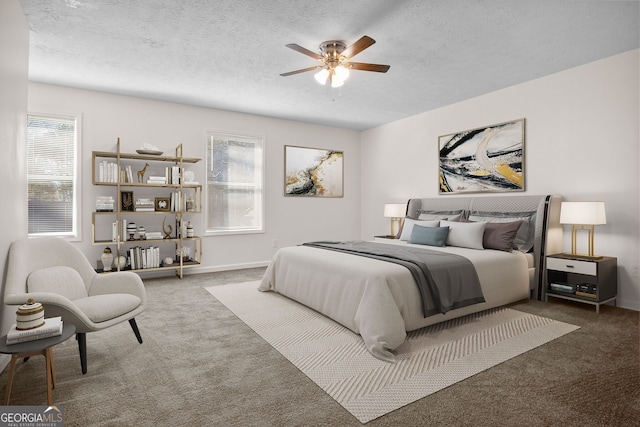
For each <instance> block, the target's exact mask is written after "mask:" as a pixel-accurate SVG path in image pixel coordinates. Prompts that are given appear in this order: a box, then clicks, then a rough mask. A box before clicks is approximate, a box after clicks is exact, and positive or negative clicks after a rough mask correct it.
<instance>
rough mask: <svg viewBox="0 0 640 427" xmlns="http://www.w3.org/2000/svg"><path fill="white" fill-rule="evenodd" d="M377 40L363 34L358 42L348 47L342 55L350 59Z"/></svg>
mask: <svg viewBox="0 0 640 427" xmlns="http://www.w3.org/2000/svg"><path fill="white" fill-rule="evenodd" d="M375 42H376V41H375V40H374V39H372V38H371V37H369V36H362V37H360V40H358V41H357V42H355V43H354V44H352V45H351V46H349V47H348V48H346V49H345V50H344V51H343V52H342V53H341V55H342V56H344V57H345V58H347V59H349V58H351V57H352V56H356V55H357V54H359V53H360V52H362V51H363V50H365V49H366V48H368V47H369V46H371V45H372V44H374V43H375Z"/></svg>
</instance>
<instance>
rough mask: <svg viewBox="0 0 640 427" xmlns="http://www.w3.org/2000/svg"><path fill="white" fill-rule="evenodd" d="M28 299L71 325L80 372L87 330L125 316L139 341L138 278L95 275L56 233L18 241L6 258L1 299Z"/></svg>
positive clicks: (140, 291)
mask: <svg viewBox="0 0 640 427" xmlns="http://www.w3.org/2000/svg"><path fill="white" fill-rule="evenodd" d="M29 298H32V299H33V300H34V301H37V302H39V303H42V304H43V305H44V306H45V316H46V317H55V316H62V320H63V321H64V322H68V323H72V324H74V325H75V326H76V338H77V340H78V349H79V351H80V364H81V367H82V373H83V374H85V373H86V372H87V341H86V333H87V332H94V331H99V330H102V329H105V328H108V327H110V326H113V325H116V324H118V323H120V322H123V321H125V320H128V321H129V324H130V325H131V328H132V329H133V332H134V333H135V335H136V338H137V339H138V342H139V343H141V344H142V337H141V336H140V332H139V331H138V326H137V324H136V321H135V316H136V315H138V314H139V313H142V312H143V311H144V309H145V298H146V297H145V289H144V285H143V283H142V279H140V276H138V275H137V274H135V273H132V272H126V271H122V272H112V273H107V274H98V273H96V271H95V270H94V269H93V267H92V266H91V264H90V263H89V261H88V260H87V258H86V257H85V256H84V254H82V252H80V250H79V249H78V248H76V247H75V246H74V245H73V244H71V243H70V242H68V241H66V240H63V239H58V238H35V239H22V240H17V241H15V242H13V243H12V244H11V247H10V249H9V258H8V262H7V276H6V282H5V289H4V303H5V304H7V305H20V304H24V303H26V302H27V299H29Z"/></svg>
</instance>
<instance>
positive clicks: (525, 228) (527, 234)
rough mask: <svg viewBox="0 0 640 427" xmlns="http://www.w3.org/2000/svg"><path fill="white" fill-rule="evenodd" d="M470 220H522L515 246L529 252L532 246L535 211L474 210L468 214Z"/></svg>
mask: <svg viewBox="0 0 640 427" xmlns="http://www.w3.org/2000/svg"><path fill="white" fill-rule="evenodd" d="M469 219H470V220H471V221H484V222H513V221H519V220H520V221H522V224H521V225H520V228H519V229H518V232H517V234H516V237H515V239H514V244H515V245H516V248H517V249H518V250H520V251H522V252H529V251H530V250H531V249H532V248H533V244H534V240H535V233H536V213H535V212H482V211H474V212H471V213H470V214H469Z"/></svg>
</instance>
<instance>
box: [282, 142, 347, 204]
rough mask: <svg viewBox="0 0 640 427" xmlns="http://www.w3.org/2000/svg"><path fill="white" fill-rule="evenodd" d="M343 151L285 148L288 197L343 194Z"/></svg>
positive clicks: (286, 194) (289, 146)
mask: <svg viewBox="0 0 640 427" xmlns="http://www.w3.org/2000/svg"><path fill="white" fill-rule="evenodd" d="M343 168H344V161H343V153H342V151H335V150H323V149H319V148H306V147H295V146H291V145H286V146H285V147H284V169H285V184H284V185H285V190H284V194H285V196H315V197H343V172H344V169H343Z"/></svg>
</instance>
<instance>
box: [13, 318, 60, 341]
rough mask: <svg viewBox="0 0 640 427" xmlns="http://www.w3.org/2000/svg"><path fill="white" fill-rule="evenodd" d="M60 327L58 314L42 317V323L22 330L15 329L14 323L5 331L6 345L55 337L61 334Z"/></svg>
mask: <svg viewBox="0 0 640 427" xmlns="http://www.w3.org/2000/svg"><path fill="white" fill-rule="evenodd" d="M62 327H63V324H62V317H60V316H58V317H50V318H47V319H44V325H42V326H40V327H39V328H34V329H27V330H24V331H21V330H18V329H16V325H15V324H13V325H12V326H11V329H9V332H7V345H11V344H19V343H22V342H28V341H35V340H40V339H44V338H50V337H57V336H59V335H62Z"/></svg>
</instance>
